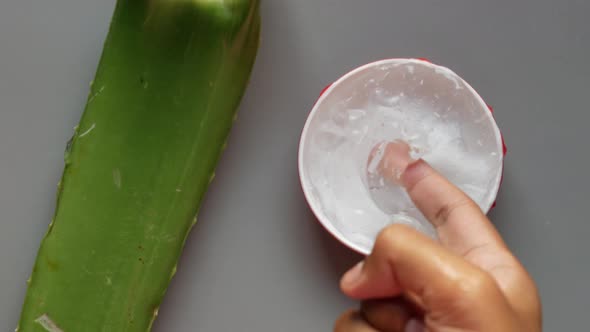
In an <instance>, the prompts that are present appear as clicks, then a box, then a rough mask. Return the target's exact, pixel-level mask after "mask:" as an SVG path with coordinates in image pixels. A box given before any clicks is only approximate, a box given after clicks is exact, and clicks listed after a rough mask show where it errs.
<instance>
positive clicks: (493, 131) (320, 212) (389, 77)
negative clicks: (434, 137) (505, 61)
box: [299, 59, 506, 254]
mask: <svg viewBox="0 0 590 332" xmlns="http://www.w3.org/2000/svg"><path fill="white" fill-rule="evenodd" d="M375 82H377V83H378V86H379V88H380V89H382V90H383V91H384V93H388V94H389V95H398V96H399V95H402V96H405V98H410V99H411V98H414V99H415V101H416V102H417V103H422V104H424V103H427V104H428V103H430V104H431V105H435V106H434V107H433V109H441V110H444V109H451V108H452V109H454V110H456V114H454V116H455V118H456V121H458V123H459V127H460V128H461V132H462V135H463V136H464V140H465V142H467V143H466V144H469V145H470V146H471V149H472V150H477V151H478V152H481V153H490V154H491V155H496V154H497V155H498V157H499V158H501V160H500V162H499V163H498V166H497V168H498V169H495V170H493V171H494V172H495V173H494V174H497V176H495V178H493V180H492V181H490V182H489V185H487V187H486V188H485V195H484V196H483V198H481V199H479V202H478V203H479V205H480V207H481V208H482V210H483V211H484V212H486V213H487V212H488V211H489V210H490V209H491V208H492V207H493V206H494V204H495V200H496V196H497V194H498V190H499V187H500V183H501V181H502V172H503V157H504V155H505V153H506V148H505V146H504V141H503V138H502V135H501V133H500V130H499V128H498V126H497V124H496V122H495V120H494V117H493V114H492V109H491V108H490V107H489V106H488V105H487V104H486V103H485V102H484V100H483V99H482V98H481V96H480V95H479V94H478V93H477V92H476V91H475V90H474V89H473V88H472V87H471V86H470V85H469V84H468V83H467V82H465V80H463V79H462V78H461V77H459V76H458V75H457V74H455V73H454V72H453V71H451V70H449V69H448V68H445V67H442V66H438V65H435V64H433V63H431V62H429V61H427V60H424V59H389V60H382V61H377V62H373V63H369V64H367V65H364V66H362V67H359V68H357V69H355V70H353V71H351V72H349V73H347V74H346V75H344V76H342V77H341V78H340V79H338V80H337V81H336V82H334V83H333V84H331V85H330V86H328V87H327V88H326V89H325V90H324V91H322V94H321V96H320V98H319V100H318V101H317V102H316V104H315V105H314V107H313V109H312V110H311V112H310V114H309V117H308V119H307V121H306V123H305V126H304V128H303V132H302V135H301V140H300V145H299V176H300V181H301V185H302V189H303V193H304V195H305V198H306V200H307V202H308V204H309V206H310V208H311V210H312V211H313V213H314V214H315V216H316V217H317V219H318V221H319V222H320V223H321V224H322V225H323V226H324V228H325V229H326V230H327V231H328V232H329V233H331V234H332V235H333V236H334V237H335V238H336V239H338V240H339V241H340V242H342V243H343V244H345V245H346V246H348V247H349V248H351V249H353V250H355V251H357V252H359V253H362V254H368V253H369V252H370V251H371V249H372V246H373V244H374V238H373V239H372V241H371V240H368V241H359V240H357V239H356V238H355V237H354V236H353V235H352V234H350V232H345V231H343V229H342V228H343V226H342V225H341V224H340V223H338V222H335V220H334V218H333V217H330V216H333V215H334V214H335V212H337V211H336V210H338V209H339V208H341V207H339V206H338V204H333V202H331V203H330V204H325V202H323V201H322V199H321V198H320V197H319V196H321V195H318V193H317V190H318V186H317V183H314V181H318V179H317V178H315V179H314V178H312V176H310V174H311V173H313V171H314V167H318V165H317V160H316V159H317V158H316V159H314V158H311V157H310V149H311V147H312V145H313V144H315V143H314V140H313V139H312V138H313V137H314V134H315V133H316V132H317V131H318V130H319V128H320V127H321V125H322V121H325V119H326V117H327V114H328V113H329V112H334V109H335V108H337V107H338V105H339V103H341V102H342V101H344V100H350V99H351V98H353V100H352V101H351V102H352V103H353V104H354V103H355V102H358V103H359V104H362V103H364V102H366V100H364V99H363V98H365V99H366V98H369V96H370V95H371V93H373V92H374V89H375V88H376V85H375ZM354 98H356V99H358V100H354ZM457 119H458V120H457ZM474 146H475V147H474ZM358 222H359V223H362V222H363V220H362V219H359V220H358ZM425 233H428V232H427V231H425ZM431 235H432V234H431Z"/></svg>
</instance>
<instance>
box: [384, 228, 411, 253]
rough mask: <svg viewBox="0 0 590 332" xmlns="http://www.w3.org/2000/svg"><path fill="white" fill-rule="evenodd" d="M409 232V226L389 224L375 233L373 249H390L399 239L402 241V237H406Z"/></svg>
mask: <svg viewBox="0 0 590 332" xmlns="http://www.w3.org/2000/svg"><path fill="white" fill-rule="evenodd" d="M409 232H412V229H411V228H410V227H409V226H406V225H399V224H395V225H389V226H387V227H385V228H384V229H383V230H382V231H381V232H379V234H378V235H377V239H376V240H375V249H378V248H380V249H391V248H392V247H394V246H396V245H397V244H399V243H400V242H401V241H404V239H407V235H408V233H409Z"/></svg>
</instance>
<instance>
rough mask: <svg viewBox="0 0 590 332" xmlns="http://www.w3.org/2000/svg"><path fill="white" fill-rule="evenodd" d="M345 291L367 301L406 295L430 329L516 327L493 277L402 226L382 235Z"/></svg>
mask: <svg viewBox="0 0 590 332" xmlns="http://www.w3.org/2000/svg"><path fill="white" fill-rule="evenodd" d="M341 288H342V290H343V292H344V293H345V294H347V295H348V296H350V297H352V298H355V299H362V300H365V299H374V298H391V297H396V296H399V295H403V296H404V297H406V298H407V299H408V300H410V301H411V302H413V303H414V304H415V305H416V306H418V308H420V309H421V310H422V311H423V312H424V315H425V319H429V318H430V321H428V323H429V325H430V324H434V326H429V327H431V328H432V327H435V326H436V327H454V328H464V329H474V330H478V331H488V330H490V331H491V330H493V331H510V327H511V326H513V325H511V324H513V321H512V318H513V313H512V311H511V309H510V306H509V304H508V302H507V300H506V299H505V297H504V295H503V294H502V292H501V291H500V288H499V287H498V285H497V284H496V282H495V280H494V279H493V278H492V277H491V276H490V275H488V274H487V273H486V272H484V271H483V270H481V269H480V268H478V267H476V266H474V265H471V264H470V263H468V262H466V261H465V260H463V259H462V258H461V257H459V256H456V255H455V254H453V253H452V252H450V251H449V250H447V249H445V248H444V247H442V246H441V245H439V244H438V243H436V242H434V241H432V240H430V239H429V238H427V237H426V236H424V235H422V234H420V233H419V232H417V231H415V230H413V229H412V228H410V227H407V226H403V225H393V226H390V227H388V228H386V229H385V230H384V231H382V232H381V233H380V234H379V236H378V237H377V240H376V242H375V247H374V248H373V252H372V253H371V255H369V256H368V257H367V258H366V259H365V260H364V261H363V262H361V263H359V264H358V265H357V266H355V267H354V268H352V269H351V270H350V271H349V272H347V273H346V274H345V275H344V277H343V278H342V280H341ZM499 317H503V319H499Z"/></svg>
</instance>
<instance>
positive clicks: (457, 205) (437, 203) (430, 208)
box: [401, 160, 505, 257]
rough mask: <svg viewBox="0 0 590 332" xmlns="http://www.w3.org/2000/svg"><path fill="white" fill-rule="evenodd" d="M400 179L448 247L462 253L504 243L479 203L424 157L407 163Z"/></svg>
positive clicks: (502, 245)
mask: <svg viewBox="0 0 590 332" xmlns="http://www.w3.org/2000/svg"><path fill="white" fill-rule="evenodd" d="M401 182H402V184H403V185H404V187H405V188H406V190H407V192H408V194H409V196H410V197H411V199H412V201H413V202H414V204H415V205H416V207H418V209H420V211H422V213H423V214H424V216H425V217H426V218H427V219H428V220H429V221H430V222H431V223H432V225H433V226H434V227H435V229H436V231H437V234H438V236H439V239H440V241H441V243H442V244H443V245H445V246H446V247H447V248H449V249H450V250H451V251H453V252H455V253H456V254H458V255H461V256H463V257H465V256H467V255H468V254H469V253H470V252H472V251H474V250H477V249H481V248H484V247H489V246H499V247H505V245H504V242H503V241H502V238H501V237H500V235H499V234H498V232H497V231H496V229H495V228H494V226H493V225H492V224H491V222H490V221H489V219H488V218H487V217H486V216H485V214H484V213H483V212H482V210H481V209H480V208H479V206H478V205H477V204H476V203H475V202H474V201H473V200H472V199H471V198H469V196H467V195H466V194H465V193H464V192H463V191H461V190H460V189H459V188H457V187H456V186H455V185H453V184H452V183H451V182H449V181H448V180H447V179H446V178H444V177H443V176H442V175H440V174H439V173H438V172H437V171H436V170H434V169H433V168H432V167H431V166H430V165H428V163H426V162H425V161H424V160H418V161H415V162H413V163H411V164H409V165H408V166H407V168H406V169H405V171H404V173H403V174H402V176H401Z"/></svg>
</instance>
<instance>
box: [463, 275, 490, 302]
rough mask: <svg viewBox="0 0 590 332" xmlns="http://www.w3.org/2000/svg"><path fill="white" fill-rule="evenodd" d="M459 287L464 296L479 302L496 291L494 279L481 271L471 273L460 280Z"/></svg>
mask: <svg viewBox="0 0 590 332" xmlns="http://www.w3.org/2000/svg"><path fill="white" fill-rule="evenodd" d="M460 288H461V290H462V292H463V294H464V295H465V298H466V299H468V300H471V301H474V302H480V301H481V300H482V299H485V298H487V297H489V296H494V295H495V294H497V293H498V285H497V283H496V281H495V280H494V279H493V278H492V276H491V275H489V274H487V273H485V272H483V271H480V272H478V273H473V274H471V275H469V276H468V277H466V278H464V279H463V280H461V284H460Z"/></svg>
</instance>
